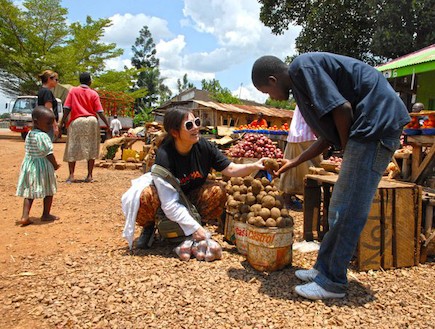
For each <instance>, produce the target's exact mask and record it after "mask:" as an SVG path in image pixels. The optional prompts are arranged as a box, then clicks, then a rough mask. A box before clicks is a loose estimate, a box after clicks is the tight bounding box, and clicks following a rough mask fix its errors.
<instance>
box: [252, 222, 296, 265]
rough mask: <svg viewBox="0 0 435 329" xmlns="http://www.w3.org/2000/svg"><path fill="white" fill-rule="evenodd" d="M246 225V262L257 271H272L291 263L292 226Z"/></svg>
mask: <svg viewBox="0 0 435 329" xmlns="http://www.w3.org/2000/svg"><path fill="white" fill-rule="evenodd" d="M247 226H248V250H247V260H248V263H249V264H250V265H251V266H252V267H253V268H255V269H256V270H258V271H262V272H272V271H276V270H280V269H282V268H284V267H285V266H286V265H289V264H290V265H291V262H292V244H293V227H284V228H275V227H273V228H270V227H268V228H260V227H256V226H253V225H249V224H247Z"/></svg>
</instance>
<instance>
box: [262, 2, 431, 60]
mask: <svg viewBox="0 0 435 329" xmlns="http://www.w3.org/2000/svg"><path fill="white" fill-rule="evenodd" d="M259 2H260V3H261V4H262V7H261V11H260V20H261V21H262V22H263V23H264V24H265V25H266V26H268V27H270V28H271V29H272V32H273V33H275V34H282V33H283V32H284V31H285V30H287V29H288V27H289V25H290V24H295V25H300V26H302V31H301V33H300V35H299V36H298V37H297V39H296V47H297V49H298V51H299V52H300V53H303V52H308V51H330V52H334V53H339V54H343V55H347V56H352V57H355V58H359V59H361V60H364V61H366V62H369V63H370V64H375V63H377V62H380V61H384V60H386V59H389V58H395V57H398V56H401V55H405V54H407V53H409V52H412V51H415V50H418V49H421V48H423V47H425V46H428V45H430V44H433V43H434V42H435V32H434V31H435V25H434V24H435V20H434V19H433V10H434V7H433V6H434V0H420V1H415V0H396V1H387V0H369V1H356V0H329V1H320V0H314V1H312V0H299V1H294V0H293V1H291V0H259Z"/></svg>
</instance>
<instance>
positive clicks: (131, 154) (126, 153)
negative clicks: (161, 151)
mask: <svg viewBox="0 0 435 329" xmlns="http://www.w3.org/2000/svg"><path fill="white" fill-rule="evenodd" d="M136 156H137V151H136V150H132V149H124V150H123V151H122V160H124V161H126V160H127V159H128V158H136Z"/></svg>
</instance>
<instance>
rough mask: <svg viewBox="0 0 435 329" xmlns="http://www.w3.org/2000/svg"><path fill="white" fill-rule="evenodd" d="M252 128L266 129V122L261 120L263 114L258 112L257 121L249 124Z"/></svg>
mask: <svg viewBox="0 0 435 329" xmlns="http://www.w3.org/2000/svg"><path fill="white" fill-rule="evenodd" d="M251 126H252V127H266V128H267V121H266V119H264V118H263V113H261V112H258V117H257V120H254V121H252V122H251Z"/></svg>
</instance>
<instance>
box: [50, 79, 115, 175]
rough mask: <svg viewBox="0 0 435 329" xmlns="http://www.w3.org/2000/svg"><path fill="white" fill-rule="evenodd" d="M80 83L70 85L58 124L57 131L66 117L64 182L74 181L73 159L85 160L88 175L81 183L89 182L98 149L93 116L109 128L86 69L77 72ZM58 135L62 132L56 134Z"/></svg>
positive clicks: (97, 136)
mask: <svg viewBox="0 0 435 329" xmlns="http://www.w3.org/2000/svg"><path fill="white" fill-rule="evenodd" d="M79 79H80V86H79V87H74V88H72V89H71V90H70V92H69V93H68V96H67V98H66V101H65V105H64V109H65V111H64V115H63V117H62V121H61V123H60V129H59V130H60V131H62V128H63V126H64V124H65V121H66V118H68V114H69V120H68V123H67V127H68V136H67V142H66V146H65V153H64V156H63V161H64V162H68V168H69V177H68V179H67V180H66V182H67V183H72V182H74V170H75V166H76V161H80V160H87V161H88V175H87V176H86V178H85V180H84V181H85V182H93V177H92V171H93V169H94V164H95V159H96V158H97V157H98V155H99V152H100V125H99V123H98V118H97V115H98V116H99V117H100V118H101V120H103V122H104V123H105V125H106V130H107V131H109V122H108V121H107V118H106V116H105V115H104V112H103V106H102V105H101V101H100V96H99V95H98V94H97V92H96V91H95V90H92V89H91V88H89V86H90V85H91V83H92V79H91V75H90V74H89V73H88V72H84V73H81V74H80V77H79ZM59 136H60V137H61V136H62V132H60V133H59Z"/></svg>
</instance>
